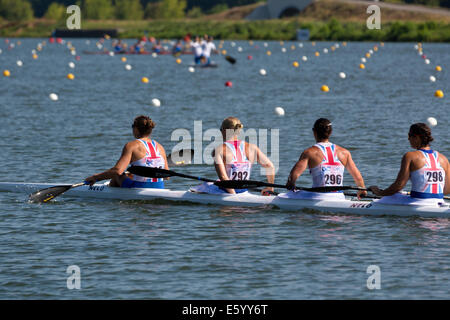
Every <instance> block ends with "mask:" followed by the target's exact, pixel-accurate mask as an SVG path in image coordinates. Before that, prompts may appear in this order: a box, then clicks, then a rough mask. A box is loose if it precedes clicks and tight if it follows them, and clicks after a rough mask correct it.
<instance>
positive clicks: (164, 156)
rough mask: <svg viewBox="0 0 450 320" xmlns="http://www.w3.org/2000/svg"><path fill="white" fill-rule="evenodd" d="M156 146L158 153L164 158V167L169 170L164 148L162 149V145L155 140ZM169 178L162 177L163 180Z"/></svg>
mask: <svg viewBox="0 0 450 320" xmlns="http://www.w3.org/2000/svg"><path fill="white" fill-rule="evenodd" d="M156 144H157V146H158V150H159V153H160V154H161V156H162V157H163V159H164V169H166V170H169V164H168V162H167V156H166V150H164V147H163V146H162V145H160V144H159V143H158V142H156ZM169 179H170V178H169V177H167V178H164V180H169Z"/></svg>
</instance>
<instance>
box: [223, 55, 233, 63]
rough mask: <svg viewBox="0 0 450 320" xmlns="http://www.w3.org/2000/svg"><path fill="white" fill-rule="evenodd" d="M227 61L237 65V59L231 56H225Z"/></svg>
mask: <svg viewBox="0 0 450 320" xmlns="http://www.w3.org/2000/svg"><path fill="white" fill-rule="evenodd" d="M225 60H227V61H228V62H229V63H231V64H235V63H236V59H235V58H233V57H231V56H225Z"/></svg>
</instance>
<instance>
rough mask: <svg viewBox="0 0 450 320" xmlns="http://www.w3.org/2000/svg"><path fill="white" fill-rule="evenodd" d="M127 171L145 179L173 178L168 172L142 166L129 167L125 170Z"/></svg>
mask: <svg viewBox="0 0 450 320" xmlns="http://www.w3.org/2000/svg"><path fill="white" fill-rule="evenodd" d="M127 171H128V172H131V173H132V174H136V175H138V176H141V177H147V178H167V177H172V176H173V174H171V173H170V171H169V170H164V169H159V168H151V167H142V166H131V167H129V168H128V169H127Z"/></svg>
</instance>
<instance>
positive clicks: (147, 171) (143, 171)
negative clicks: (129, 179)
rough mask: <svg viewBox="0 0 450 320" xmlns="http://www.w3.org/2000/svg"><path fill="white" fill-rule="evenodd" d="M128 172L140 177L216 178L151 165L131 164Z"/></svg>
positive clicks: (210, 180)
mask: <svg viewBox="0 0 450 320" xmlns="http://www.w3.org/2000/svg"><path fill="white" fill-rule="evenodd" d="M127 171H128V172H130V173H133V174H137V175H138V176H141V177H148V178H158V179H161V178H168V177H173V176H176V177H182V178H187V179H193V180H200V181H205V182H216V180H212V179H206V178H202V177H195V176H190V175H187V174H183V173H179V172H175V171H172V170H166V169H160V168H151V167H142V166H131V167H129V168H128V169H127Z"/></svg>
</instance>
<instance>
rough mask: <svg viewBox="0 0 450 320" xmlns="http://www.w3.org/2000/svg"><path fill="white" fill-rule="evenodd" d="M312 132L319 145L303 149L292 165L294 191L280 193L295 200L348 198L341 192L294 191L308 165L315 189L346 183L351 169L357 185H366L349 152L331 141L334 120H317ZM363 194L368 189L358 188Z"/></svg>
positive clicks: (291, 182)
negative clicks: (345, 175) (346, 175)
mask: <svg viewBox="0 0 450 320" xmlns="http://www.w3.org/2000/svg"><path fill="white" fill-rule="evenodd" d="M312 131H313V134H314V138H315V140H316V144H315V145H313V146H312V147H310V148H308V149H306V150H304V151H303V153H302V154H301V156H300V159H299V160H298V161H297V163H296V164H295V165H294V167H293V168H292V170H291V173H290V174H289V178H288V180H287V183H286V187H287V188H288V189H290V190H291V192H288V193H285V194H283V195H280V196H282V197H287V198H296V199H318V200H319V199H323V200H328V199H330V200H332V199H334V200H339V199H345V196H344V194H343V193H342V192H320V193H319V192H309V191H295V190H294V187H295V182H296V181H297V179H298V178H299V177H300V175H301V174H302V173H303V172H304V171H305V170H306V168H309V171H310V173H311V176H312V181H313V183H312V187H313V188H315V187H328V186H343V182H344V169H347V170H348V172H349V173H350V175H351V176H352V177H353V180H354V181H355V183H356V185H357V186H358V187H361V188H365V187H364V180H363V177H362V176H361V173H360V172H359V170H358V168H357V167H356V165H355V163H354V162H353V159H352V155H351V153H350V151H348V150H347V149H345V148H343V147H340V146H338V145H336V144H334V143H331V142H330V141H329V138H330V136H331V133H332V132H333V127H332V126H331V121H330V120H328V119H325V118H320V119H318V120H316V122H315V123H314V127H313V129H312ZM363 195H367V191H358V198H360V197H361V196H363Z"/></svg>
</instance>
